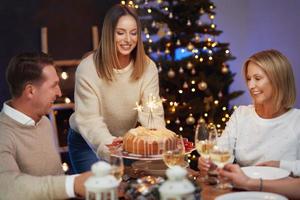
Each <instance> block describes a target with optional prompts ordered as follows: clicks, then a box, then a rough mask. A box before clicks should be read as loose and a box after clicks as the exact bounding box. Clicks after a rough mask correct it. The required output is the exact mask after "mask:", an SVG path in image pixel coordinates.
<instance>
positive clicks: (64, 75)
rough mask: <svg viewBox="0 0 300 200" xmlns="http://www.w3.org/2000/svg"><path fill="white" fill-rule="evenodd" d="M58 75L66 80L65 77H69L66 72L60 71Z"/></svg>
mask: <svg viewBox="0 0 300 200" xmlns="http://www.w3.org/2000/svg"><path fill="white" fill-rule="evenodd" d="M60 77H61V78H62V79H63V80H66V79H68V78H69V75H68V73H67V72H62V73H61V74H60Z"/></svg>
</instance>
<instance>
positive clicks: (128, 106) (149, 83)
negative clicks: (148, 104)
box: [70, 55, 165, 157]
mask: <svg viewBox="0 0 300 200" xmlns="http://www.w3.org/2000/svg"><path fill="white" fill-rule="evenodd" d="M132 71H133V62H131V63H130V64H129V65H128V66H127V67H125V68H124V69H122V70H114V75H115V80H114V81H113V82H107V81H105V80H103V79H101V78H99V76H98V74H97V71H96V67H95V64H94V61H93V55H90V56H89V57H87V58H85V59H84V60H82V62H81V63H80V64H79V66H78V68H77V70H76V81H75V112H74V113H73V114H72V116H71V117H70V126H71V128H72V129H74V130H75V131H77V132H79V133H80V134H81V135H82V136H83V137H84V138H85V140H86V141H87V142H88V143H89V144H90V146H91V147H92V148H93V149H94V150H95V151H96V152H97V153H98V155H100V157H102V156H105V155H106V154H107V153H108V152H107V147H106V146H105V144H110V143H111V142H112V141H113V139H114V138H115V137H116V136H123V135H124V134H125V133H126V132H127V131H128V130H129V129H131V128H134V127H135V126H136V123H137V121H139V122H140V123H141V124H142V125H143V126H146V127H147V126H148V116H149V114H148V113H147V112H137V110H134V108H135V107H136V103H137V102H138V103H143V102H144V103H145V100H146V99H147V98H148V96H149V94H152V95H153V96H157V97H158V96H159V83H158V71H157V68H156V66H155V64H154V62H153V61H151V62H150V63H149V65H148V66H147V68H146V71H145V73H144V74H143V75H142V77H141V78H140V79H139V80H137V81H131V79H130V75H131V73H132ZM153 121H154V123H153V124H154V127H153V128H162V127H164V126H165V122H164V112H163V107H162V105H160V106H159V108H158V109H156V110H155V113H154V120H153Z"/></svg>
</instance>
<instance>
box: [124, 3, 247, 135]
mask: <svg viewBox="0 0 300 200" xmlns="http://www.w3.org/2000/svg"><path fill="white" fill-rule="evenodd" d="M120 2H121V3H123V4H128V5H130V6H132V7H134V8H136V9H137V11H138V12H139V15H140V19H141V21H142V26H143V27H142V30H143V36H144V45H145V49H146V50H148V51H147V53H148V55H149V56H150V57H151V59H153V60H154V61H155V62H156V64H157V66H159V68H160V70H159V71H160V74H159V75H160V87H161V88H160V92H161V96H163V97H164V98H166V99H167V101H166V102H165V103H164V107H165V117H166V122H167V128H168V129H171V130H172V131H174V132H177V133H180V134H181V135H183V136H184V137H187V138H189V140H190V141H193V138H192V137H193V132H194V128H195V122H194V119H199V118H200V117H203V118H204V119H205V121H206V122H215V124H216V126H217V128H218V130H219V131H220V132H221V130H222V129H223V128H224V127H225V123H226V121H227V120H228V118H226V117H225V115H230V114H231V112H232V108H231V107H230V105H229V102H230V100H232V99H234V98H236V97H238V96H240V95H241V94H242V93H243V92H242V91H234V92H231V91H229V86H230V84H231V83H232V82H233V78H234V75H235V74H234V73H232V72H231V70H230V68H229V65H228V61H230V60H232V59H234V57H233V56H232V54H231V51H230V49H229V44H228V43H223V42H221V41H219V39H218V35H220V34H221V33H222V31H220V30H218V29H217V25H216V24H215V23H214V20H215V17H216V13H215V8H216V6H215V5H214V3H213V2H212V1H210V0H201V1H195V0H127V1H125V0H123V1H120ZM175 105H176V106H175ZM191 114H192V115H191Z"/></svg>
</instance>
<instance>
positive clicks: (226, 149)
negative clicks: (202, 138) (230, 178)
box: [210, 140, 233, 189]
mask: <svg viewBox="0 0 300 200" xmlns="http://www.w3.org/2000/svg"><path fill="white" fill-rule="evenodd" d="M210 159H211V161H212V162H213V163H214V164H215V165H216V166H217V167H218V168H223V167H224V166H225V165H226V164H228V163H231V162H233V150H232V148H231V146H230V143H229V142H228V141H221V140H217V142H216V145H215V146H214V147H213V149H212V150H211V151H210ZM216 187H217V188H218V189H227V188H232V185H231V184H230V183H224V182H223V179H222V178H219V183H218V185H217V186H216Z"/></svg>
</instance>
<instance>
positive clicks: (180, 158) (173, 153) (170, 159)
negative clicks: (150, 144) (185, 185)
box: [163, 136, 188, 168]
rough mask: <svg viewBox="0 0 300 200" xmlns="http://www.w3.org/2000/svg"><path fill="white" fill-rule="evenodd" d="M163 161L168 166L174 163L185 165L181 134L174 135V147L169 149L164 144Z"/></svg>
mask: <svg viewBox="0 0 300 200" xmlns="http://www.w3.org/2000/svg"><path fill="white" fill-rule="evenodd" d="M163 161H164V163H165V164H166V165H167V166H168V167H169V168H170V167H173V166H175V165H179V166H181V167H187V165H188V163H187V162H186V160H185V148H184V143H183V139H182V136H177V137H176V143H175V148H174V149H170V148H169V147H168V145H165V146H164V149H163Z"/></svg>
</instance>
